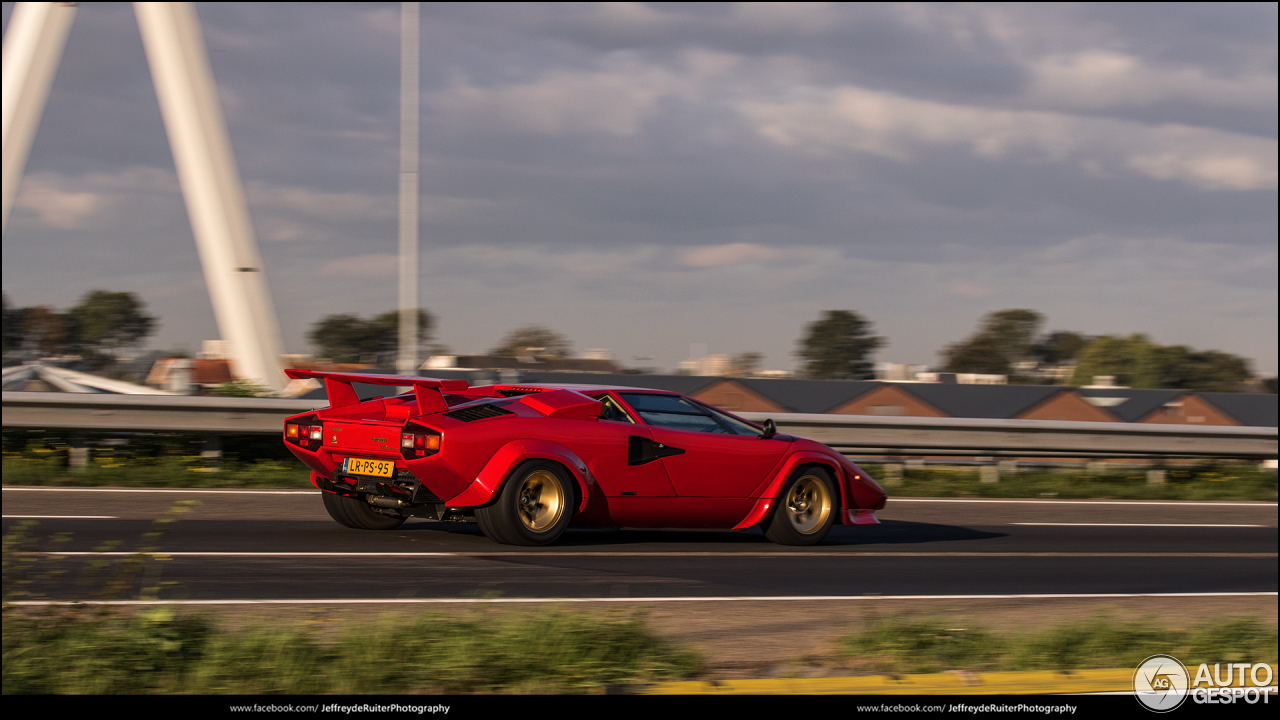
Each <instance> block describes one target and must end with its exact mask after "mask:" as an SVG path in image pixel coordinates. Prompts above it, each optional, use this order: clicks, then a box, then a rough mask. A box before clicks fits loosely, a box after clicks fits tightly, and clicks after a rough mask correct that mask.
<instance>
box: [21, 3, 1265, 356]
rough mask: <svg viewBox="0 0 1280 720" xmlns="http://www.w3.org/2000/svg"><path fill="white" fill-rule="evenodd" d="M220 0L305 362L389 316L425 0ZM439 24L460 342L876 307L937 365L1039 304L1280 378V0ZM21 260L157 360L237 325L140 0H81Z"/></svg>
mask: <svg viewBox="0 0 1280 720" xmlns="http://www.w3.org/2000/svg"><path fill="white" fill-rule="evenodd" d="M196 6H197V12H198V14H199V17H200V21H201V23H202V25H203V29H204V35H205V40H206V43H207V45H208V47H209V51H210V58H211V62H212V66H213V72H214V76H215V78H216V80H217V82H218V86H219V93H220V95H221V98H222V102H223V108H224V111H225V113H226V116H227V123H228V127H229V132H230V135H231V142H232V145H233V148H234V151H235V155H236V160H237V163H238V165H239V168H240V173H241V176H242V179H243V182H244V184H245V188H246V192H247V196H248V200H249V211H250V215H251V217H252V221H253V225H254V228H255V231H256V233H257V237H258V241H259V245H260V248H261V251H262V254H263V260H264V265H265V273H266V278H267V281H268V283H269V286H270V288H271V293H272V296H273V298H274V302H275V309H276V312H277V314H278V316H279V319H280V325H281V328H282V330H283V333H284V338H283V339H284V344H285V349H286V351H287V352H291V353H306V352H311V351H312V348H311V346H310V345H309V343H308V341H307V339H306V335H307V332H308V330H309V329H310V327H311V325H312V324H313V323H315V322H316V321H317V320H319V319H320V318H321V317H323V316H325V315H329V314H333V313H354V314H358V315H362V316H369V315H372V314H376V313H381V312H386V311H388V310H392V309H395V307H396V305H397V270H396V268H397V262H398V255H397V252H398V250H397V248H398V245H397V227H396V217H397V199H396V198H397V173H398V151H399V18H400V13H399V5H398V4H397V3H359V4H335V3H323V4H314V5H308V4H302V3H284V4H275V3H244V4H240V3H197V4H196ZM12 7H13V3H4V22H5V23H6V27H7V23H8V18H9V15H10V12H11V11H12ZM421 42H422V68H421V74H422V75H421V76H422V103H421V119H422V122H421V148H422V151H421V152H422V160H421V187H422V196H421V223H420V237H421V254H422V267H421V280H420V283H421V296H422V304H423V306H424V307H426V308H428V309H429V310H430V311H431V312H432V313H433V314H434V315H435V317H436V319H437V328H436V333H435V338H434V340H435V341H436V342H437V343H440V344H442V345H443V346H445V347H446V348H448V350H449V351H450V352H453V353H457V354H475V353H483V352H485V351H487V350H488V349H490V348H492V347H494V346H496V345H497V344H498V342H499V341H500V339H501V338H502V336H503V335H505V334H506V333H507V332H509V331H510V330H512V329H515V328H517V327H520V326H523V325H528V324H541V325H545V326H547V327H550V328H551V329H553V330H555V331H557V332H559V333H561V334H563V335H565V336H566V337H567V338H568V339H569V340H570V341H571V342H572V344H573V346H574V348H575V351H577V352H582V351H585V350H587V349H589V348H607V349H609V350H610V351H612V353H613V355H614V357H615V358H616V359H618V360H619V361H620V362H622V364H624V365H628V366H648V367H656V368H659V369H663V370H671V369H673V368H674V367H675V366H676V365H677V363H678V362H680V361H681V360H684V359H686V358H687V357H688V356H689V354H690V352H691V349H695V348H696V349H697V350H699V351H700V350H701V349H702V348H705V349H706V351H707V352H711V353H729V354H733V353H741V352H759V353H762V354H763V355H764V363H763V366H764V367H766V368H772V369H795V368H796V367H797V365H798V360H797V358H796V356H795V350H796V344H797V341H798V340H799V339H800V338H801V337H802V336H803V335H804V332H805V326H806V325H807V324H808V323H811V322H814V321H815V320H817V319H818V318H819V317H820V316H821V314H822V313H823V311H826V310H852V311H855V312H857V313H859V314H861V315H862V316H863V317H865V318H866V319H867V320H869V321H871V323H872V324H873V327H874V332H875V334H877V335H879V336H882V337H884V338H885V339H886V343H885V345H884V346H883V347H882V348H881V349H880V350H879V351H878V353H877V354H876V357H875V358H874V359H875V360H879V361H888V362H900V363H914V364H927V365H936V364H937V363H938V362H939V352H940V351H941V350H942V349H943V348H944V347H945V346H946V345H947V344H949V343H953V342H957V341H960V340H962V339H964V338H965V337H967V336H968V335H970V334H971V333H972V332H973V330H974V329H975V327H976V325H977V323H978V322H979V320H980V318H981V317H982V316H983V315H984V314H986V313H988V312H992V311H995V310H1000V309H1004V308H1032V309H1035V310H1037V311H1039V312H1041V313H1042V314H1043V315H1044V316H1045V318H1046V324H1045V326H1044V330H1045V331H1053V330H1071V331H1076V332H1082V333H1086V334H1090V335H1102V334H1125V335H1127V334H1130V333H1135V332H1142V333H1146V334H1148V335H1149V336H1150V337H1151V338H1152V339H1153V340H1154V341H1156V342H1158V343H1161V344H1166V345H1175V344H1176V345H1187V346H1190V347H1194V348H1199V349H1208V348H1212V349H1217V350H1222V351H1225V352H1230V353H1235V354H1238V355H1242V356H1244V357H1247V358H1249V359H1251V360H1252V361H1253V366H1254V369H1255V370H1256V371H1257V372H1259V373H1260V374H1263V375H1275V374H1276V366H1277V337H1276V335H1277V332H1276V328H1277V291H1276V288H1277V260H1276V247H1277V208H1276V201H1277V6H1276V4H1274V3H1265V4H1263V3H1260V4H1226V3H1212V4H1194V3H1186V4H1184V3H1176V4H1158V3H1124V4H1105V3H1086V4H1080V5H1076V4H1057V3H1053V4H1050V3H1034V4H994V5H985V4H965V5H946V4H926V5H917V4H862V3H855V4H835V3H776V4H775V3H748V4H730V3H706V4H703V3H689V4H682V3H659V4H644V3H602V4H591V3H585V4H532V3H530V4H525V3H521V4H482V3H441V4H435V3H423V5H422V40H421ZM3 285H4V293H5V295H6V296H7V297H8V299H9V302H10V303H11V304H13V305H18V306H31V305H49V306H53V307H57V308H66V307H69V306H71V305H74V304H75V303H76V302H77V300H78V299H79V298H80V297H81V296H82V295H84V294H85V293H86V292H89V291H90V290H94V289H106V290H113V291H130V292H134V293H137V294H138V295H139V296H140V297H141V299H142V300H143V301H144V302H146V303H147V307H148V310H149V312H150V313H151V314H153V315H155V316H157V317H158V318H159V320H160V326H159V329H158V331H157V333H156V334H155V335H154V336H153V337H152V338H151V339H150V340H149V346H150V347H152V348H155V349H174V348H185V349H186V350H188V351H198V350H200V343H201V341H202V340H204V339H213V338H216V337H217V329H216V325H215V321H214V316H213V310H212V306H211V304H210V301H209V296H208V293H207V291H206V289H205V286H204V280H203V275H202V273H201V269H200V264H199V259H198V257H197V254H196V247H195V243H194V240H193V239H192V234H191V228H190V225H189V222H188V220H187V216H186V211H185V207H184V205H183V201H182V196H181V192H180V189H179V187H178V183H177V177H176V173H175V171H174V166H173V159H172V156H171V154H170V150H169V145H168V141H167V139H166V135H165V132H164V127H163V123H162V120H161V117H160V111H159V106H158V104H157V101H156V97H155V91H154V89H153V87H152V84H151V76H150V72H149V70H148V68H147V64H146V58H145V56H144V53H143V49H142V43H141V38H140V36H139V33H138V29H137V22H136V20H135V19H134V15H133V11H132V8H131V6H130V5H129V4H127V3H81V4H80V6H79V11H78V14H77V16H76V20H75V23H74V25H73V26H72V29H71V33H70V36H69V39H68V42H67V48H66V51H65V54H64V56H63V60H62V63H61V65H60V67H59V70H58V74H57V77H56V79H55V80H54V84H53V89H52V93H51V95H50V98H49V102H48V105H47V106H46V108H45V113H44V119H43V121H42V124H41V127H40V130H39V132H38V133H37V136H36V139H35V144H34V146H33V149H32V152H31V156H30V159H29V161H28V163H27V169H26V175H25V178H24V180H23V184H22V186H21V187H20V190H19V194H18V197H17V201H16V204H15V207H14V210H13V214H12V216H11V218H10V222H9V226H8V228H7V232H6V233H5V236H4V244H3ZM691 346H693V348H691ZM650 357H652V358H653V359H647V358H650ZM637 358H644V359H637Z"/></svg>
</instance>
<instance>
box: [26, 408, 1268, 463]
mask: <svg viewBox="0 0 1280 720" xmlns="http://www.w3.org/2000/svg"><path fill="white" fill-rule="evenodd" d="M319 407H324V401H323V400H285V399H278V398H221V397H188V396H163V395H107V394H101V395H91V394H80V393H36V392H6V393H4V427H6V428H50V429H67V430H90V431H121V432H126V431H150V432H189V433H204V434H241V433H278V432H280V430H281V423H282V421H283V420H284V418H285V417H287V416H288V415H292V414H295V413H300V412H305V411H307V410H311V409H316V408H319ZM739 414H740V415H741V416H742V417H745V418H747V419H749V420H764V419H766V418H773V420H774V422H776V423H777V425H778V429H779V431H780V432H784V433H789V434H793V435H800V436H802V437H807V438H812V439H814V440H817V441H819V442H822V443H826V444H827V445H830V446H831V447H833V448H835V449H837V450H839V451H841V452H844V453H846V454H849V453H857V454H866V455H903V456H906V455H915V456H919V455H936V456H965V455H974V456H984V457H1035V456H1044V457H1219V458H1251V459H1272V458H1275V457H1276V456H1277V430H1276V428H1259V427H1239V426H1226V427H1224V426H1206V427H1201V426H1194V425H1148V424H1142V423H1102V422H1067V421H1056V420H987V419H981V418H922V417H882V416H868V415H807V414H799V413H790V414H784V413H751V412H748V413H739Z"/></svg>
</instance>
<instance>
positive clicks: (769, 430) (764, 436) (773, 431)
mask: <svg viewBox="0 0 1280 720" xmlns="http://www.w3.org/2000/svg"><path fill="white" fill-rule="evenodd" d="M777 434H778V425H777V424H776V423H774V422H773V418H769V419H768V420H765V421H764V432H761V433H760V439H761V440H768V439H769V438H771V437H773V436H774V435H777Z"/></svg>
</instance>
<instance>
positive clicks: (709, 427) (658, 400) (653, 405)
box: [622, 393, 734, 435]
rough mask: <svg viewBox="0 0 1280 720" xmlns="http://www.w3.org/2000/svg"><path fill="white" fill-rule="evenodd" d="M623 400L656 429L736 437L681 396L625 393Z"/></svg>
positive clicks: (699, 407)
mask: <svg viewBox="0 0 1280 720" xmlns="http://www.w3.org/2000/svg"><path fill="white" fill-rule="evenodd" d="M622 398H623V399H624V400H626V401H627V404H629V405H630V406H631V407H632V408H634V409H635V411H636V412H637V413H640V417H641V419H643V420H644V421H645V422H646V423H648V424H649V425H652V426H654V427H660V428H667V429H669V430H682V431H684V432H702V433H718V434H721V435H732V434H734V433H733V432H732V431H731V430H730V429H729V428H728V427H727V426H726V425H724V424H723V423H721V422H719V421H718V420H716V419H715V418H714V417H712V416H711V414H710V413H708V412H707V411H706V410H705V409H704V408H702V406H700V405H697V404H696V403H692V402H690V401H689V400H687V399H685V398H682V397H679V396H677V395H650V394H648V393H623V394H622Z"/></svg>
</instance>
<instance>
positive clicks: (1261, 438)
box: [739, 413, 1277, 459]
mask: <svg viewBox="0 0 1280 720" xmlns="http://www.w3.org/2000/svg"><path fill="white" fill-rule="evenodd" d="M739 415H741V416H742V417H744V418H747V419H748V420H757V421H759V420H764V419H765V418H768V417H772V418H773V419H774V422H776V423H777V425H778V430H779V431H780V432H785V433H790V434H793V435H799V436H801V437H807V438H811V439H813V440H817V441H818V442H821V443H825V444H827V445H830V446H831V447H833V448H835V449H837V450H839V451H841V452H842V453H845V454H851V453H857V454H861V455H913V456H919V455H939V456H965V455H976V456H990V457H1037V456H1043V457H1111V458H1114V457H1220V458H1253V459H1272V458H1275V457H1276V455H1277V450H1276V448H1277V436H1276V428H1260V427H1242V426H1221V425H1211V426H1196V425H1154V424H1145V423H1119V422H1115V423H1110V422H1073V421H1065V420H991V419H985V418H927V417H882V416H869V415H805V414H798V413H796V414H787V415H770V414H769V413H739Z"/></svg>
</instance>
